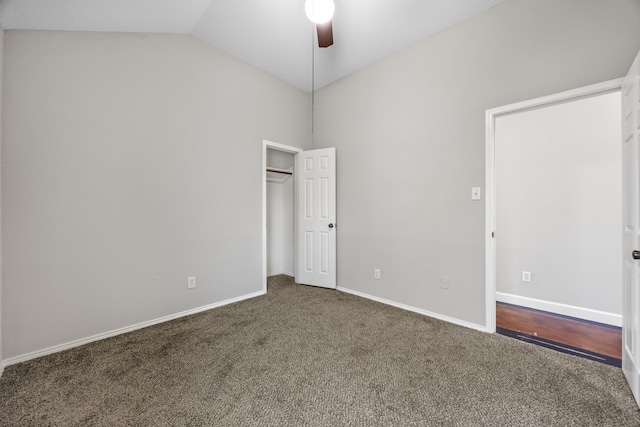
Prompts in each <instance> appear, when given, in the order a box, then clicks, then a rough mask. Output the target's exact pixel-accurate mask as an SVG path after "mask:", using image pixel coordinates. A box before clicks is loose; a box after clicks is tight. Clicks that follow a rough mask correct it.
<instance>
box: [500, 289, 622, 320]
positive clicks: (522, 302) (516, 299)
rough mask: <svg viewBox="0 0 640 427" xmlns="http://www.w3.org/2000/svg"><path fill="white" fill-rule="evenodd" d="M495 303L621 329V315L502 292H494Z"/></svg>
mask: <svg viewBox="0 0 640 427" xmlns="http://www.w3.org/2000/svg"><path fill="white" fill-rule="evenodd" d="M496 301H500V302H506V303H508V304H514V305H519V306H521V307H528V308H534V309H536V310H542V311H548V312H551V313H557V314H562V315H564V316H571V317H576V318H578V319H584V320H590V321H592V322H598V323H604V324H605V325H611V326H618V327H622V315H621V314H615V313H609V312H606V311H600V310H593V309H591V308H584V307H578V306H575V305H569V304H562V303H559V302H553V301H544V300H541V299H536V298H529V297H521V296H519V295H513V294H507V293H504V292H496Z"/></svg>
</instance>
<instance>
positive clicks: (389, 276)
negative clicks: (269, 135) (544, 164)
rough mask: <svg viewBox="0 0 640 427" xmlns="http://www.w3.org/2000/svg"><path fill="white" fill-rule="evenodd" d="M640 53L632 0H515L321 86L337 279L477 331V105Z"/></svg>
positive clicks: (318, 138) (610, 72)
mask: <svg viewBox="0 0 640 427" xmlns="http://www.w3.org/2000/svg"><path fill="white" fill-rule="evenodd" d="M639 49H640V2H638V1H637V0H615V1H606V2H604V1H600V0H562V1H558V0H536V1H531V0H510V1H506V2H504V3H502V4H500V5H498V6H496V7H494V8H492V9H490V10H488V11H486V12H484V13H482V14H481V15H478V16H477V17H475V18H472V19H470V20H468V21H466V22H464V23H462V24H459V25H457V26H455V27H452V28H450V29H448V30H445V31H443V32H441V33H440V34H438V35H436V36H434V37H432V38H429V39H427V40H424V41H423V42H420V43H418V44H416V45H414V46H412V47H410V48H408V49H406V50H404V51H402V52H400V53H398V54H396V55H393V56H391V57H389V58H387V59H385V60H383V61H381V62H379V63H377V64H375V65H373V66H371V67H368V68H366V69H364V70H362V71H360V72H357V73H354V74H352V75H351V76H349V77H346V78H344V79H342V80H340V81H338V82H336V83H334V84H332V85H330V86H328V87H326V88H324V89H322V90H321V91H319V92H318V93H317V94H316V97H315V111H316V122H315V131H316V133H315V146H316V147H327V146H335V147H336V149H337V153H338V154H337V155H338V189H337V191H338V221H337V222H338V223H339V224H340V227H339V229H338V236H337V239H338V285H339V286H343V287H346V288H350V289H353V290H356V291H360V292H364V293H367V294H370V295H374V296H377V297H380V298H386V299H389V300H393V301H396V302H399V303H404V304H408V305H411V306H414V307H417V308H420V309H423V310H427V311H431V312H435V313H438V314H442V315H446V316H450V317H453V318H457V319H460V320H464V321H467V322H471V323H474V324H478V325H484V323H485V266H484V262H485V250H484V244H485V234H484V220H485V204H484V201H480V202H474V201H471V200H470V189H471V187H473V186H480V187H483V190H484V181H485V111H486V110H487V109H490V108H494V107H498V106H501V105H506V104H510V103H513V102H517V101H523V100H526V99H531V98H535V97H539V96H542V95H547V94H552V93H556V92H560V91H564V90H567V89H572V88H576V87H581V86H585V85H588V84H592V83H597V82H601V81H605V80H610V79H614V78H618V77H622V76H624V75H625V74H626V72H627V69H628V68H629V66H630V65H631V62H632V61H633V58H634V57H635V55H636V53H637V52H638V50H639ZM374 268H380V269H381V271H382V279H381V280H374V279H373V269H374ZM440 276H448V277H449V279H450V289H449V290H443V289H441V288H440V284H439V277H440Z"/></svg>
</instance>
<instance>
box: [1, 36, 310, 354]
mask: <svg viewBox="0 0 640 427" xmlns="http://www.w3.org/2000/svg"><path fill="white" fill-rule="evenodd" d="M5 48H6V49H5V59H6V60H5V80H4V89H5V91H4V93H3V96H4V99H3V105H4V107H5V113H6V114H5V116H4V117H3V125H4V135H3V146H2V156H3V165H5V166H6V167H4V168H3V170H2V203H3V218H2V225H3V229H5V230H9V232H8V233H6V234H5V235H4V236H3V237H4V238H3V250H4V251H5V253H7V254H9V256H8V257H6V258H5V259H4V266H5V269H4V271H3V279H4V289H3V312H2V315H3V328H4V333H3V339H4V349H3V351H4V354H3V355H4V358H5V359H6V358H10V357H14V356H18V355H23V354H25V353H29V352H33V351H37V350H41V349H45V348H48V347H50V346H55V345H59V344H63V343H66V342H70V341H73V340H76V339H82V338H85V337H89V336H92V335H95V334H99V333H103V332H107V331H111V330H114V329H117V328H122V327H126V326H129V325H134V324H137V323H140V322H144V321H148V320H152V319H156V318H159V317H162V316H166V315H171V314H174V313H178V312H181V311H184V310H188V309H192V308H196V307H201V306H205V305H208V304H212V303H215V302H219V301H223V300H226V299H229V298H233V297H238V296H241V295H246V294H249V293H253V292H257V291H260V290H261V289H262V286H263V284H262V280H261V276H262V253H261V248H262V225H261V224H262V218H261V211H262V210H261V204H262V187H261V182H262V170H261V169H262V140H263V139H269V140H272V141H277V142H281V143H283V144H288V145H294V146H302V147H304V146H305V145H308V144H310V132H309V130H310V120H309V117H310V99H309V95H308V94H307V93H305V92H303V91H300V90H298V89H295V88H293V87H292V86H290V85H287V84H286V83H284V82H282V81H281V80H279V79H276V78H275V77H273V76H270V75H269V74H266V73H264V72H262V71H260V70H258V69H256V68H254V67H251V66H249V65H247V64H246V63H243V62H241V61H239V60H236V59H234V58H232V57H230V56H228V55H227V54H224V53H221V52H220V51H219V50H217V49H215V48H212V47H210V46H208V45H206V44H204V43H202V42H200V41H198V40H196V39H194V38H192V37H190V36H182V35H147V34H107V33H71V32H37V31H7V32H6V35H5ZM187 276H196V279H197V287H196V289H193V290H187V286H186V281H187Z"/></svg>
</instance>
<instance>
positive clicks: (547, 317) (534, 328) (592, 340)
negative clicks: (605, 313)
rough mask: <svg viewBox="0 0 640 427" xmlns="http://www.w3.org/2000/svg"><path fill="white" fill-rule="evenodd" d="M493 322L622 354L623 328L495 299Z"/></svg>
mask: <svg viewBox="0 0 640 427" xmlns="http://www.w3.org/2000/svg"><path fill="white" fill-rule="evenodd" d="M496 326H497V327H499V328H503V329H508V330H510V331H516V332H521V333H524V334H527V335H532V336H535V337H539V338H544V339H546V340H549V341H553V342H556V343H561V344H566V345H570V346H572V347H576V348H579V349H583V350H587V351H591V352H594V353H598V354H602V355H605V356H609V357H612V358H615V359H620V358H621V357H622V331H621V330H620V328H616V327H614V326H608V325H601V324H597V323H593V322H588V321H582V320H579V319H573V318H568V317H565V316H557V315H554V314H551V313H546V312H542V311H538V310H531V309H528V308H524V307H518V306H515V305H511V304H504V303H496Z"/></svg>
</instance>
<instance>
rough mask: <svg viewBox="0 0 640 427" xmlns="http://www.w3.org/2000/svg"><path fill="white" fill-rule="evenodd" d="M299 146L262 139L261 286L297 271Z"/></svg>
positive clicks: (264, 288) (291, 275) (293, 275)
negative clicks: (297, 170)
mask: <svg viewBox="0 0 640 427" xmlns="http://www.w3.org/2000/svg"><path fill="white" fill-rule="evenodd" d="M301 151H302V150H301V149H299V148H296V147H290V146H286V145H282V144H277V143H275V142H270V141H264V143H263V203H262V206H263V290H264V291H265V292H266V291H267V278H268V277H271V276H277V275H281V274H282V275H286V276H290V277H292V278H294V277H295V275H296V271H295V269H296V262H295V261H296V203H295V191H296V179H295V173H296V172H295V169H296V166H295V165H296V155H297V153H299V152H301Z"/></svg>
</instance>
